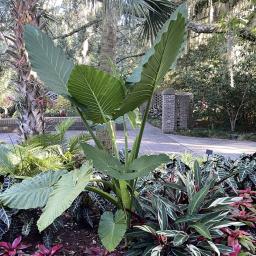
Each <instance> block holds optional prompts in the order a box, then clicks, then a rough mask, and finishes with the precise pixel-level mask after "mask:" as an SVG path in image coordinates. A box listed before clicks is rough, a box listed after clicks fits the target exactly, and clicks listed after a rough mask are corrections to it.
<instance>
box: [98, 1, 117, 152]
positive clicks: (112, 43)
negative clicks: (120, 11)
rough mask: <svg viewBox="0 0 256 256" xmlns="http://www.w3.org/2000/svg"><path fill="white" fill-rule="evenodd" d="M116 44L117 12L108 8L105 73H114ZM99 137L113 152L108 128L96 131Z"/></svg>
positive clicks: (103, 47)
mask: <svg viewBox="0 0 256 256" xmlns="http://www.w3.org/2000/svg"><path fill="white" fill-rule="evenodd" d="M116 42H117V10H116V9H115V6H114V5H113V6H112V8H110V7H106V13H105V14H104V18H103V27H102V35H101V48H100V58H99V67H100V69H102V70H103V71H105V72H108V73H112V71H113V68H114V67H115V66H114V65H115V62H116ZM96 134H97V137H98V138H99V139H100V140H101V142H102V144H103V146H104V148H105V149H106V150H108V151H109V152H111V151H112V152H113V147H112V140H111V135H110V134H109V133H108V132H107V128H106V127H99V128H98V129H97V130H96Z"/></svg>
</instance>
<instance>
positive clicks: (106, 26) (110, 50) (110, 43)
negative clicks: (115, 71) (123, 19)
mask: <svg viewBox="0 0 256 256" xmlns="http://www.w3.org/2000/svg"><path fill="white" fill-rule="evenodd" d="M116 12H117V11H116V10H115V8H114V6H113V8H106V13H105V15H104V19H103V27H102V35H101V50H100V63H99V66H100V68H101V69H102V70H104V71H106V72H108V73H112V67H113V64H114V63H115V60H116V41H117V18H116V16H117V15H116Z"/></svg>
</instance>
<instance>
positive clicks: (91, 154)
mask: <svg viewBox="0 0 256 256" xmlns="http://www.w3.org/2000/svg"><path fill="white" fill-rule="evenodd" d="M81 146H82V149H83V150H84V153H85V155H86V157H87V158H88V159H90V160H93V165H94V167H95V168H96V169H98V170H99V171H102V172H104V173H106V174H107V175H109V176H111V177H114V178H116V179H122V180H132V179H136V178H138V177H142V176H145V175H147V174H148V173H149V172H151V171H153V170H154V169H156V168H157V167H159V165H161V164H163V163H167V162H169V161H170V158H169V157H168V156H167V155H165V154H160V155H149V156H147V155H145V156H142V157H140V158H137V159H136V160H134V161H133V162H132V163H131V164H130V165H128V166H127V167H126V168H125V166H124V165H122V164H121V163H120V161H119V160H118V159H117V158H115V157H113V156H112V155H110V154H108V153H107V152H106V151H104V150H101V149H98V148H96V147H93V146H91V145H89V144H85V143H82V144H81Z"/></svg>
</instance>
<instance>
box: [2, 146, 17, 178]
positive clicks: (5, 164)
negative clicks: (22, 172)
mask: <svg viewBox="0 0 256 256" xmlns="http://www.w3.org/2000/svg"><path fill="white" fill-rule="evenodd" d="M10 153H11V152H10V150H9V149H8V148H7V147H5V146H4V145H0V173H1V174H5V173H12V172H13V170H14V168H15V166H14V164H13V163H12V161H11V159H10V157H9V155H10Z"/></svg>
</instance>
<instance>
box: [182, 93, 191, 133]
mask: <svg viewBox="0 0 256 256" xmlns="http://www.w3.org/2000/svg"><path fill="white" fill-rule="evenodd" d="M179 102H180V112H179V117H180V118H179V119H180V122H179V129H188V127H189V119H190V117H189V115H190V111H189V107H190V98H189V95H185V94H184V95H179Z"/></svg>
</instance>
